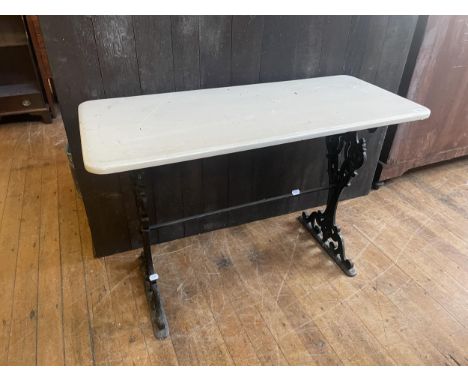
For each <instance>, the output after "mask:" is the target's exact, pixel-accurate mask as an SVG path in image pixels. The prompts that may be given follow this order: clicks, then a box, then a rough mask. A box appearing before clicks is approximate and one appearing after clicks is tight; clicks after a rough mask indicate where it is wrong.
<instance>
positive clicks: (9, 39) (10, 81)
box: [0, 16, 53, 122]
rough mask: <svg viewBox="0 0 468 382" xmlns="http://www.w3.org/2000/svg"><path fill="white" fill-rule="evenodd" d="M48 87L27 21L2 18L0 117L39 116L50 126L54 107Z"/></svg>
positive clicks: (0, 22) (0, 26) (0, 38)
mask: <svg viewBox="0 0 468 382" xmlns="http://www.w3.org/2000/svg"><path fill="white" fill-rule="evenodd" d="M46 86H47V87H49V84H48V83H47V84H46ZM46 86H44V82H43V77H42V76H41V73H40V72H39V69H38V66H37V61H36V55H35V52H34V48H33V45H32V41H31V39H30V37H29V31H28V27H27V21H26V19H25V18H24V17H22V16H0V117H1V116H6V115H13V114H37V115H40V116H41V117H42V119H43V121H44V122H50V121H51V117H52V114H53V109H52V108H53V105H52V97H51V95H50V94H48V93H47V90H49V91H50V89H47V88H46Z"/></svg>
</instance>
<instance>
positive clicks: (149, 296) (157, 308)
mask: <svg viewBox="0 0 468 382" xmlns="http://www.w3.org/2000/svg"><path fill="white" fill-rule="evenodd" d="M142 271H143V272H145V280H144V282H145V293H146V300H147V301H148V307H149V310H150V318H151V324H152V325H153V332H154V336H155V337H156V338H157V339H160V340H162V339H164V338H166V337H167V336H168V335H169V324H168V322H167V317H166V312H165V311H164V305H163V303H162V299H161V293H160V292H159V286H158V283H157V281H150V280H149V277H148V275H147V273H146V270H145V259H144V255H143V254H142Z"/></svg>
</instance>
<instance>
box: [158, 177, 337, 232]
mask: <svg viewBox="0 0 468 382" xmlns="http://www.w3.org/2000/svg"><path fill="white" fill-rule="evenodd" d="M330 187H334V185H329V186H327V187H316V188H311V189H308V190H304V191H300V190H298V191H299V193H297V194H296V195H293V194H292V192H291V193H289V194H285V195H279V196H274V197H271V198H266V199H262V200H257V201H255V202H251V203H244V204H239V205H237V206H233V207H227V208H223V209H220V210H214V211H210V212H205V213H203V214H197V215H192V216H189V217H186V218H182V219H177V220H171V221H168V222H164V223H159V224H151V225H150V229H159V228H163V227H170V226H174V225H176V224H180V223H187V222H190V221H194V220H197V219H202V218H206V217H209V216H212V215H216V214H224V213H226V212H233V211H237V210H240V209H243V208H248V207H255V206H259V205H261V204H265V203H270V202H274V201H278V200H283V199H290V198H295V197H297V196H299V195H307V194H311V193H314V192H318V191H325V190H328V189H330Z"/></svg>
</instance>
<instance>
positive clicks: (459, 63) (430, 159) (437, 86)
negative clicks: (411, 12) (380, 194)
mask: <svg viewBox="0 0 468 382" xmlns="http://www.w3.org/2000/svg"><path fill="white" fill-rule="evenodd" d="M408 98H409V99H411V100H413V101H416V102H418V103H421V104H422V105H425V106H427V107H428V108H429V109H431V117H430V118H429V119H427V120H425V121H419V122H411V125H416V126H412V127H411V128H409V127H410V124H402V125H399V126H398V127H397V128H396V130H395V132H394V135H392V134H387V138H386V139H387V142H386V145H385V146H387V147H388V150H387V152H385V150H384V151H383V152H382V155H383V156H381V166H382V167H381V174H380V180H386V179H389V178H393V177H396V176H400V175H402V174H403V173H404V172H406V171H408V170H410V169H412V168H415V167H420V166H424V165H428V164H431V163H436V162H440V161H444V160H448V159H452V158H456V157H460V156H464V155H467V154H468V16H429V18H428V19H427V24H426V27H425V30H424V31H423V34H422V42H421V45H420V48H419V53H418V55H417V59H416V64H415V66H414V70H413V73H412V76H411V80H410V83H409V89H408ZM388 139H391V141H390V142H388ZM385 146H384V149H385Z"/></svg>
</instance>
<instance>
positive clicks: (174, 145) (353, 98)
mask: <svg viewBox="0 0 468 382" xmlns="http://www.w3.org/2000/svg"><path fill="white" fill-rule="evenodd" d="M78 114H79V120H80V133H81V144H82V150H83V160H84V164H85V167H86V169H87V170H88V171H89V172H92V173H95V174H110V173H115V172H122V171H128V170H136V169H141V168H146V167H153V166H160V165H164V164H169V163H176V162H183V161H187V160H191V159H198V158H205V157H211V156H215V155H221V154H228V153H233V152H238V151H245V150H250V149H255V148H260V147H266V146H273V145H279V144H282V143H287V142H294V141H300V140H305V139H310V138H317V137H323V136H328V135H333V134H339V133H344V132H347V131H358V130H364V129H369V128H373V127H380V126H386V125H391V124H396V123H401V122H410V121H415V120H420V119H425V118H428V117H429V115H430V110H429V109H427V108H426V107H424V106H421V105H419V104H417V103H415V102H412V101H409V100H407V99H405V98H402V97H400V96H398V95H395V94H393V93H390V92H388V91H386V90H383V89H381V88H379V87H377V86H374V85H371V84H369V83H367V82H365V81H362V80H359V79H357V78H355V77H350V76H331V77H320V78H312V79H304V80H294V81H284V82H272V83H262V84H255V85H243V86H231V87H225V88H216V89H203V90H192V91H184V92H175V93H165V94H154V95H144V96H135V97H123V98H111V99H101V100H95V101H87V102H83V103H82V104H80V106H79V109H78Z"/></svg>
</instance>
